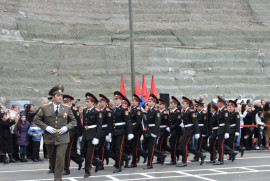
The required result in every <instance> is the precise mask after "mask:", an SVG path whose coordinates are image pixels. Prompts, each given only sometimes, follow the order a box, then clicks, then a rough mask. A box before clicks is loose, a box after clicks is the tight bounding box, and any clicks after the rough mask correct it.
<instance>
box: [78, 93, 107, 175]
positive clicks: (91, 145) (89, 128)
mask: <svg viewBox="0 0 270 181" xmlns="http://www.w3.org/2000/svg"><path fill="white" fill-rule="evenodd" d="M85 97H86V101H85V103H86V107H87V108H85V109H84V110H83V137H82V149H83V150H84V151H83V153H84V155H85V175H84V178H87V177H89V176H91V172H90V169H91V166H92V163H93V160H94V152H95V146H96V145H97V144H98V143H99V139H98V133H99V132H100V131H101V124H102V118H103V115H102V112H100V111H99V110H96V109H95V106H94V105H95V103H96V102H98V100H97V98H96V97H95V96H94V95H93V94H91V93H89V92H88V93H86V94H85ZM98 167H99V165H98Z"/></svg>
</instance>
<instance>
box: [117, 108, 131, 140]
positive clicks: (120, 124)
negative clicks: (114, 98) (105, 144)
mask: <svg viewBox="0 0 270 181" xmlns="http://www.w3.org/2000/svg"><path fill="white" fill-rule="evenodd" d="M131 131H132V130H131V124H130V121H129V112H128V109H126V108H123V107H122V106H119V107H115V108H114V109H113V135H114V136H119V135H124V134H130V133H131Z"/></svg>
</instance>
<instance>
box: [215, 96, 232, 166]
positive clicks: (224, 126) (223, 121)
mask: <svg viewBox="0 0 270 181" xmlns="http://www.w3.org/2000/svg"><path fill="white" fill-rule="evenodd" d="M225 103H226V100H225V99H224V98H223V97H221V96H218V102H217V105H218V108H219V109H218V111H217V120H218V126H219V128H218V138H217V149H218V155H219V158H218V161H217V162H215V163H214V165H222V164H223V163H224V162H223V157H224V141H225V139H228V138H229V132H230V124H229V113H228V110H227V108H226V107H225Z"/></svg>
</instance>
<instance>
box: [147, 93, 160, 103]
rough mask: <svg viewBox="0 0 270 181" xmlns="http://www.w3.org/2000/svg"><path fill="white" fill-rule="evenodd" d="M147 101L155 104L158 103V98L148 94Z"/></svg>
mask: <svg viewBox="0 0 270 181" xmlns="http://www.w3.org/2000/svg"><path fill="white" fill-rule="evenodd" d="M149 100H152V101H154V102H156V103H157V104H158V103H159V101H158V98H157V97H156V96H155V95H154V94H150V97H149Z"/></svg>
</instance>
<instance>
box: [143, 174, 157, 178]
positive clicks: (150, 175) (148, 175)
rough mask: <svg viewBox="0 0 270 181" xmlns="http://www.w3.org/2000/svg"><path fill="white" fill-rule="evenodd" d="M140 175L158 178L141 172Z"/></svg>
mask: <svg viewBox="0 0 270 181" xmlns="http://www.w3.org/2000/svg"><path fill="white" fill-rule="evenodd" d="M140 175H142V176H145V177H148V178H152V179H154V178H156V177H153V176H151V175H148V174H146V173H140Z"/></svg>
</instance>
